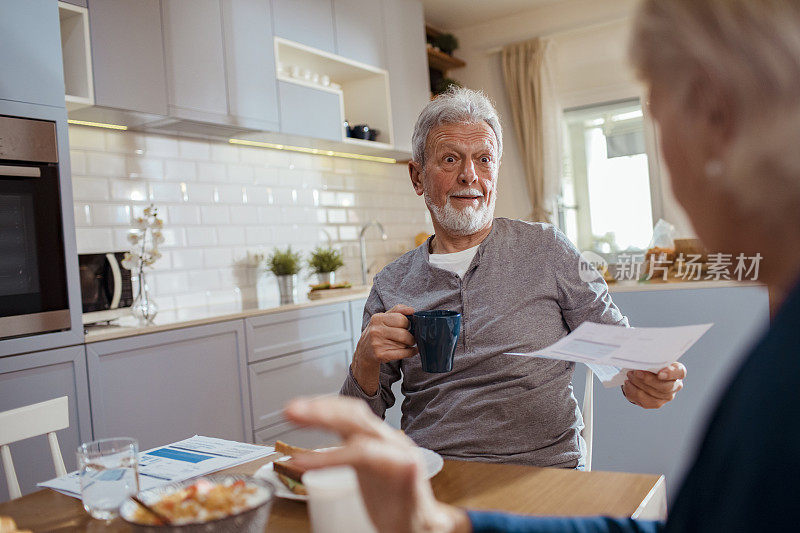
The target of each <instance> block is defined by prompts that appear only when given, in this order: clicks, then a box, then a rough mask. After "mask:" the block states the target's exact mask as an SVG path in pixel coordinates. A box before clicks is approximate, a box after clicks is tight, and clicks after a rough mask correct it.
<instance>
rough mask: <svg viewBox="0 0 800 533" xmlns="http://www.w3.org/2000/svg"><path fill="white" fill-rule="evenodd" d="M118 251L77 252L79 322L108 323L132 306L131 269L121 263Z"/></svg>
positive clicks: (121, 256) (127, 311)
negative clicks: (81, 318)
mask: <svg viewBox="0 0 800 533" xmlns="http://www.w3.org/2000/svg"><path fill="white" fill-rule="evenodd" d="M124 256H125V254H124V253H122V252H110V253H106V254H80V255H79V256H78V264H79V268H80V278H81V302H82V304H83V324H84V325H86V324H95V323H97V322H108V321H110V320H114V319H116V318H119V317H121V316H123V315H125V314H127V313H129V312H130V307H131V305H133V284H132V282H131V271H130V270H128V269H127V268H125V267H123V266H122V264H121V263H122V259H123V257H124Z"/></svg>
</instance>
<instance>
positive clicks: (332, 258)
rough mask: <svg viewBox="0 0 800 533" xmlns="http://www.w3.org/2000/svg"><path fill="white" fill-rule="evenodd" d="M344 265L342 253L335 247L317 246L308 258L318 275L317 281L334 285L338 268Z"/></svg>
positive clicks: (309, 263)
mask: <svg viewBox="0 0 800 533" xmlns="http://www.w3.org/2000/svg"><path fill="white" fill-rule="evenodd" d="M343 265H344V261H342V253H341V252H339V251H338V250H334V249H333V248H322V247H321V246H320V247H317V248H315V249H314V251H313V252H311V256H310V257H309V259H308V266H309V267H310V268H311V270H312V272H313V273H314V274H316V275H317V283H328V284H330V285H333V283H334V278H335V276H336V269H337V268H339V267H341V266H343Z"/></svg>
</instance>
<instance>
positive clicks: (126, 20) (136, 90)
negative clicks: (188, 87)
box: [65, 0, 167, 115]
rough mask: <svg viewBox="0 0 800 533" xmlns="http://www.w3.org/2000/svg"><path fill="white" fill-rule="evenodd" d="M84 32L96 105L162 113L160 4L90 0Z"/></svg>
mask: <svg viewBox="0 0 800 533" xmlns="http://www.w3.org/2000/svg"><path fill="white" fill-rule="evenodd" d="M89 29H90V35H91V47H92V74H93V76H94V101H95V104H96V105H99V106H107V107H113V108H117V109H125V110H129V111H137V112H140V113H150V114H154V115H165V114H166V113H167V81H166V76H165V72H164V46H163V43H162V40H161V8H160V2H159V0H136V1H135V2H131V1H130V0H90V1H89ZM65 69H66V66H65ZM67 70H68V69H67Z"/></svg>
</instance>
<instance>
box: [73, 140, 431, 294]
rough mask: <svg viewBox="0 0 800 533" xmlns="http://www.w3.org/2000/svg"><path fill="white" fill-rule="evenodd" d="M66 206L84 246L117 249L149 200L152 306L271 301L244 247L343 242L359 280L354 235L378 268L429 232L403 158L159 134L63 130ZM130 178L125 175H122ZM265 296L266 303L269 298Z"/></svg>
mask: <svg viewBox="0 0 800 533" xmlns="http://www.w3.org/2000/svg"><path fill="white" fill-rule="evenodd" d="M70 140H71V141H72V143H71V150H72V151H71V153H70V156H71V165H72V173H73V180H72V181H73V195H74V200H75V202H74V205H73V210H74V214H75V220H76V226H77V228H76V235H77V240H78V247H79V251H80V252H81V253H84V252H107V251H112V250H113V251H127V250H128V249H130V246H131V245H130V243H129V242H128V240H127V235H128V233H129V231H130V228H131V217H135V216H137V215H138V214H141V212H142V210H143V209H144V208H145V207H146V206H147V205H148V204H149V203H151V202H152V203H154V204H155V205H156V206H158V207H159V209H160V215H161V217H162V219H164V222H165V228H164V229H163V230H162V232H163V234H164V237H165V242H164V243H163V244H162V245H161V251H162V253H163V258H162V259H160V260H159V261H158V263H156V269H155V271H154V272H153V274H152V276H151V277H150V279H151V280H152V290H153V293H154V296H155V298H156V300H157V302H158V304H159V307H160V308H161V309H169V308H170V306H173V305H178V306H183V307H189V306H195V305H206V304H207V303H209V302H219V303H230V302H233V301H240V300H243V299H254V298H256V297H257V298H258V299H259V301H267V300H270V299H274V300H275V303H276V304H277V299H278V290H277V286H276V283H275V279H274V276H272V275H271V274H270V275H267V274H266V273H264V271H263V265H262V266H261V267H260V269H257V268H254V267H252V266H248V265H251V262H252V259H250V257H251V254H252V253H255V252H257V251H261V252H263V253H269V252H271V251H272V249H273V248H274V247H276V246H278V247H281V248H285V247H286V246H288V245H291V246H292V248H293V249H294V250H297V251H301V252H302V253H303V254H304V256H305V255H306V254H307V253H308V252H309V251H310V250H311V249H313V248H314V247H315V246H318V245H323V246H328V245H331V246H334V247H337V248H340V249H342V252H343V254H344V255H345V266H344V267H343V268H342V269H341V271H340V277H341V278H342V279H350V280H351V281H358V280H359V279H360V266H359V262H360V259H359V252H358V243H357V238H358V231H359V229H360V224H362V223H364V222H366V221H368V220H371V219H373V218H377V219H378V220H380V221H381V222H382V223H383V224H384V226H385V227H386V232H387V233H388V235H389V238H390V240H389V241H386V242H383V241H381V240H380V238H379V235H377V232H375V231H374V230H372V231H370V232H369V234H368V240H369V244H368V247H367V253H368V254H369V256H368V258H369V262H370V264H374V265H384V264H386V263H388V262H390V261H391V260H393V259H394V258H395V257H396V256H397V255H398V254H399V251H403V250H406V249H408V248H410V247H412V246H413V237H414V235H416V233H419V232H420V231H426V232H429V231H431V229H430V220H429V218H426V215H427V210H426V209H425V205H424V202H423V201H422V200H421V199H419V198H417V197H416V195H415V194H414V192H413V189H412V188H411V186H410V184H409V183H408V173H407V169H406V167H405V166H404V165H385V164H378V163H369V162H361V161H352V160H344V159H337V158H330V157H324V156H314V155H310V154H297V153H288V152H284V151H278V150H267V149H259V148H250V147H241V146H234V145H230V144H228V143H225V142H211V141H203V140H195V139H186V138H179V137H172V136H167V135H158V134H146V133H134V132H129V131H124V132H115V131H110V132H103V131H99V130H96V129H94V128H86V127H80V126H70ZM131 175H133V176H134V178H131V177H130V176H131ZM270 301H271V300H270Z"/></svg>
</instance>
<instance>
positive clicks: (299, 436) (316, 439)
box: [253, 422, 339, 449]
mask: <svg viewBox="0 0 800 533" xmlns="http://www.w3.org/2000/svg"><path fill="white" fill-rule="evenodd" d="M276 440H282V441H283V442H285V443H287V444H291V445H292V446H300V447H301V448H311V449H316V448H327V447H328V446H337V445H338V444H339V437H337V436H336V435H334V434H333V433H330V432H327V431H320V430H316V429H305V428H299V427H297V426H295V425H294V424H292V423H291V422H280V423H278V424H275V425H274V426H270V427H268V428H265V429H262V430H259V431H256V432H254V433H253V442H255V443H256V444H263V445H265V446H272V445H273V444H275V441H276Z"/></svg>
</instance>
